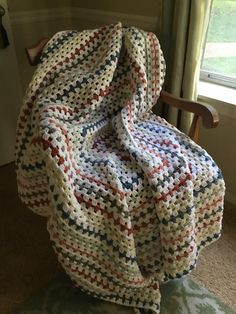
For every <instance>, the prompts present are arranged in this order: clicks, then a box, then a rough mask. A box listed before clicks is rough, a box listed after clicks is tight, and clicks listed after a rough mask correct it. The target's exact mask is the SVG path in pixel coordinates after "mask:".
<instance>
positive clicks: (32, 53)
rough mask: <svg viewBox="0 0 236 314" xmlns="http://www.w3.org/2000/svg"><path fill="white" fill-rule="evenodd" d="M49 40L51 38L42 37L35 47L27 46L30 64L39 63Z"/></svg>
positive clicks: (26, 50)
mask: <svg viewBox="0 0 236 314" xmlns="http://www.w3.org/2000/svg"><path fill="white" fill-rule="evenodd" d="M48 41H49V38H48V37H44V38H42V39H40V40H39V41H38V42H37V44H36V45H34V46H33V47H30V48H25V52H26V55H27V58H28V60H29V63H30V65H37V64H38V63H39V58H40V55H41V52H42V50H43V47H44V46H45V45H46V43H47V42H48Z"/></svg>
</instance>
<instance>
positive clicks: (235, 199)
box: [225, 190, 236, 206]
mask: <svg viewBox="0 0 236 314" xmlns="http://www.w3.org/2000/svg"><path fill="white" fill-rule="evenodd" d="M225 200H226V201H227V202H229V203H231V204H233V205H235V206H236V194H234V193H232V192H230V191H227V190H226V194H225Z"/></svg>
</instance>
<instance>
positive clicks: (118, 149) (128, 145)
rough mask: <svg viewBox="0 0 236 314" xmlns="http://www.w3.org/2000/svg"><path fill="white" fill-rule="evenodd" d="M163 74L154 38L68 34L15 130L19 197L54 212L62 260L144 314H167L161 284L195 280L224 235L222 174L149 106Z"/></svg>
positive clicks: (82, 283) (71, 271) (89, 285)
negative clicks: (204, 255)
mask: <svg viewBox="0 0 236 314" xmlns="http://www.w3.org/2000/svg"><path fill="white" fill-rule="evenodd" d="M164 72H165V62H164V59H163V55H162V51H161V48H160V45H159V42H158V39H157V38H156V36H155V35H154V34H152V33H150V32H144V31H142V30H139V29H137V28H134V27H122V25H121V23H117V24H113V25H108V26H105V27H102V28H99V29H96V30H85V31H82V32H78V31H76V30H73V31H63V32H59V33H57V34H55V35H54V36H53V37H52V39H51V40H50V41H49V42H48V43H47V45H46V46H45V48H44V50H43V53H42V55H41V62H40V64H39V66H38V67H37V69H36V71H35V74H34V76H33V78H32V81H31V83H30V85H29V87H28V89H27V91H26V95H25V98H24V104H23V106H22V109H21V114H20V116H19V121H18V126H17V141H16V171H17V184H18V191H19V195H20V197H21V199H22V201H23V202H24V203H25V204H26V205H27V206H28V207H29V208H30V209H31V210H33V211H34V212H35V213H37V214H39V215H43V216H46V217H47V228H48V231H49V234H50V238H51V241H52V244H53V248H54V250H55V252H56V254H57V257H58V260H59V262H60V263H61V265H62V266H63V268H64V269H65V271H66V272H67V274H68V275H69V276H70V277H71V279H72V280H73V281H74V282H75V284H76V285H77V286H78V287H79V288H81V289H82V290H84V291H86V292H88V293H90V294H92V295H93V296H95V297H98V298H100V299H103V300H106V301H111V302H115V303H119V304H123V305H126V306H132V307H134V308H135V310H136V312H137V313H155V314H157V313H159V311H160V297H161V296H160V290H159V284H160V283H161V282H164V281H167V280H171V279H174V278H179V277H181V276H183V275H185V274H188V273H189V272H190V271H191V270H192V269H193V268H194V267H195V265H196V261H197V257H198V254H199V252H200V250H201V249H202V248H203V247H205V246H206V245H208V244H210V243H211V242H213V241H214V240H216V239H217V238H218V237H219V236H220V231H221V222H222V212H223V198H224V189H225V187H224V181H223V178H222V174H221V171H220V170H219V168H218V167H217V165H216V164H215V162H214V161H213V159H212V158H211V157H210V156H209V155H208V154H207V152H206V151H205V150H204V149H202V148H201V147H200V146H198V145H197V144H195V143H194V142H193V141H192V140H191V139H189V137H188V136H186V135H184V134H183V133H181V132H180V131H179V130H177V129H176V128H175V127H174V126H172V125H170V124H169V123H167V122H166V121H165V120H164V119H162V118H160V117H158V116H155V115H154V114H153V113H152V111H151V109H152V107H153V106H154V104H156V101H157V99H158V97H159V95H160V91H161V88H162V84H163V80H164Z"/></svg>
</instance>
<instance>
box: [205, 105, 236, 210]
mask: <svg viewBox="0 0 236 314" xmlns="http://www.w3.org/2000/svg"><path fill="white" fill-rule="evenodd" d="M200 100H202V99H200ZM203 101H205V102H206V99H203ZM207 102H209V103H211V104H212V105H213V106H214V107H215V108H216V109H217V110H218V112H220V114H219V115H220V123H219V125H218V126H217V127H216V128H215V129H210V130H209V129H208V130H207V129H204V128H201V131H200V140H199V144H200V145H201V146H202V147H203V148H205V149H206V150H207V151H208V152H209V153H210V154H211V155H212V157H213V158H214V160H215V161H216V162H217V164H218V166H219V167H220V168H221V170H222V172H223V176H224V179H225V183H226V200H227V201H229V202H231V203H232V204H234V205H235V206H236V106H233V105H229V104H226V103H223V102H218V101H216V100H209V99H208V100H207Z"/></svg>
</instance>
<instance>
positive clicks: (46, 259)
mask: <svg viewBox="0 0 236 314" xmlns="http://www.w3.org/2000/svg"><path fill="white" fill-rule="evenodd" d="M0 211H1V218H0V301H1V302H0V313H1V314H10V313H12V311H13V309H14V308H16V307H17V306H18V305H19V304H21V303H22V302H23V301H25V300H26V299H27V298H28V297H29V296H30V295H31V294H32V293H33V292H35V291H38V290H40V289H41V288H42V287H44V286H45V285H46V284H48V283H49V282H50V281H51V280H52V279H53V278H55V277H56V276H57V275H58V273H59V272H61V269H60V266H59V265H58V263H57V261H56V257H55V256H54V253H53V251H52V248H51V244H50V241H49V237H48V234H47V231H46V227H45V219H44V218H42V217H39V216H37V215H35V214H34V213H32V212H31V211H30V210H28V209H26V208H25V207H24V206H23V205H22V204H21V202H20V200H19V199H18V197H17V190H16V183H15V173H14V166H13V164H10V165H7V166H4V167H1V168H0ZM235 225H236V208H233V207H232V206H230V205H229V204H227V205H226V208H225V215H224V222H223V226H224V228H223V235H222V238H221V239H220V240H219V241H217V242H216V243H214V244H212V245H211V246H210V247H208V248H206V249H205V250H204V251H202V253H201V256H200V259H199V262H198V266H197V269H196V270H195V271H194V272H193V273H192V277H193V278H194V279H195V280H196V281H198V282H199V283H201V284H203V285H204V286H205V287H207V288H208V289H209V290H210V291H211V292H213V293H215V294H216V295H218V296H219V297H220V298H221V299H222V301H224V302H225V303H227V304H229V305H230V306H231V307H233V308H235V309H236V233H235V230H236V229H235Z"/></svg>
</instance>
